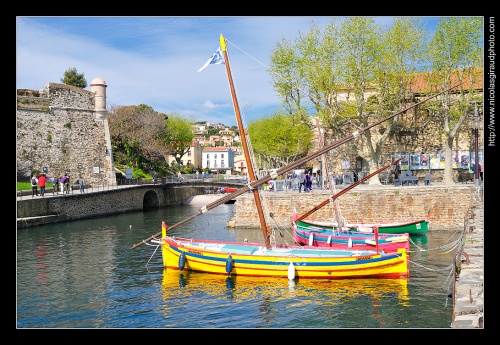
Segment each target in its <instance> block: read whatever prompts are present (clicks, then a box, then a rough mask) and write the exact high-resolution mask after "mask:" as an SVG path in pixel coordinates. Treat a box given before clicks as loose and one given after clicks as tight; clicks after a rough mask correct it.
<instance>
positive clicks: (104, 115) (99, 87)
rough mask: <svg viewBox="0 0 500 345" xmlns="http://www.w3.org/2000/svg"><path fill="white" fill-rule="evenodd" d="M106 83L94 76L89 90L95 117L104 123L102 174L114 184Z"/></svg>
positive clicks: (114, 176)
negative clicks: (93, 102) (93, 101)
mask: <svg viewBox="0 0 500 345" xmlns="http://www.w3.org/2000/svg"><path fill="white" fill-rule="evenodd" d="M107 87H108V85H107V84H106V82H105V81H104V79H102V78H94V80H92V82H91V83H90V91H91V92H93V93H94V99H95V119H96V120H101V121H102V122H103V124H104V142H105V144H104V146H105V148H104V161H105V163H104V172H103V173H104V174H105V175H106V178H105V180H107V181H108V183H110V184H112V185H115V184H116V175H115V167H114V163H113V154H112V152H111V136H110V133H109V126H108V111H107V110H106V88H107Z"/></svg>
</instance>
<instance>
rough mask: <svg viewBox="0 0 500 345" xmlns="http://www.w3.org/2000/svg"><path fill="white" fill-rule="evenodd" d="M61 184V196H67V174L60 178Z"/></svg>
mask: <svg viewBox="0 0 500 345" xmlns="http://www.w3.org/2000/svg"><path fill="white" fill-rule="evenodd" d="M61 183H62V185H63V194H69V176H68V174H64V176H63V177H62V178H61Z"/></svg>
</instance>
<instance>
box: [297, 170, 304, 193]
mask: <svg viewBox="0 0 500 345" xmlns="http://www.w3.org/2000/svg"><path fill="white" fill-rule="evenodd" d="M297 177H298V180H299V193H300V192H302V187H304V192H305V191H306V177H305V175H304V173H303V172H302V171H301V172H299V174H298V176H297Z"/></svg>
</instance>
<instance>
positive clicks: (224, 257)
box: [159, 222, 409, 279]
mask: <svg viewBox="0 0 500 345" xmlns="http://www.w3.org/2000/svg"><path fill="white" fill-rule="evenodd" d="M159 243H160V244H161V250H162V256H163V265H164V266H165V268H167V269H173V270H181V271H182V270H191V271H198V272H207V273H213V274H222V275H233V274H234V275H242V276H252V277H276V278H288V279H295V278H299V279H301V278H302V279H345V278H408V277H409V268H408V260H407V256H406V255H407V254H406V250H405V249H404V248H401V249H399V250H398V252H393V253H385V252H383V251H379V252H377V251H375V250H335V249H331V248H319V247H303V246H283V245H274V246H271V248H267V247H266V246H265V245H264V244H259V243H242V242H221V241H211V240H198V239H189V238H179V237H169V236H167V225H166V224H165V223H164V222H163V224H162V238H161V240H160V242H159Z"/></svg>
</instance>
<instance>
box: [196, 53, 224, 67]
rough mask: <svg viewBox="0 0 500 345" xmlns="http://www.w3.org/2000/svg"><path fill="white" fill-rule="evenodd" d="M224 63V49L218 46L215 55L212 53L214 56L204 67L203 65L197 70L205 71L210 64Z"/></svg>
mask: <svg viewBox="0 0 500 345" xmlns="http://www.w3.org/2000/svg"><path fill="white" fill-rule="evenodd" d="M223 63H224V58H223V57H222V51H221V49H220V47H219V48H217V51H216V52H215V53H214V55H212V57H211V58H210V59H208V61H207V62H205V64H204V65H203V67H201V68H200V69H199V70H197V71H196V72H201V71H203V70H204V69H205V68H206V67H207V66H208V65H219V64H223Z"/></svg>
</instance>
